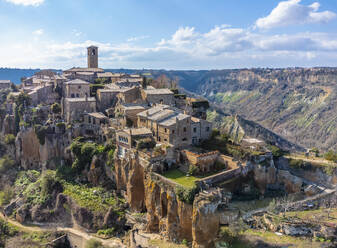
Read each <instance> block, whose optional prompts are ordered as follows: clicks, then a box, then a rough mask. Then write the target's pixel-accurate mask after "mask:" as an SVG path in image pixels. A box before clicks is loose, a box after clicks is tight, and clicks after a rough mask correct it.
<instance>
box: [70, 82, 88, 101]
mask: <svg viewBox="0 0 337 248" xmlns="http://www.w3.org/2000/svg"><path fill="white" fill-rule="evenodd" d="M89 95H90V84H89V83H88V82H86V81H83V80H80V79H75V80H72V81H69V82H66V83H65V84H64V93H63V96H64V97H65V98H79V97H80V98H84V97H86V96H89Z"/></svg>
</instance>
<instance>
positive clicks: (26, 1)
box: [5, 0, 44, 7]
mask: <svg viewBox="0 0 337 248" xmlns="http://www.w3.org/2000/svg"><path fill="white" fill-rule="evenodd" d="M5 1H7V2H9V3H13V4H16V5H23V6H35V7H37V6H39V5H41V4H42V3H44V0H5Z"/></svg>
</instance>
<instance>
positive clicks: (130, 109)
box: [115, 103, 149, 127]
mask: <svg viewBox="0 0 337 248" xmlns="http://www.w3.org/2000/svg"><path fill="white" fill-rule="evenodd" d="M148 108H149V107H148V106H146V105H140V104H134V103H129V104H127V103H123V104H118V105H117V106H116V108H115V117H117V118H120V122H121V124H122V126H123V127H127V126H129V127H131V126H132V127H137V124H138V116H137V114H138V113H140V112H143V111H145V110H146V109H148Z"/></svg>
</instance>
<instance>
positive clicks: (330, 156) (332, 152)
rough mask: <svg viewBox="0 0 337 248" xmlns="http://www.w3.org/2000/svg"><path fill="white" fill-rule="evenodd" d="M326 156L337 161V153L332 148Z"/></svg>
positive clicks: (327, 158)
mask: <svg viewBox="0 0 337 248" xmlns="http://www.w3.org/2000/svg"><path fill="white" fill-rule="evenodd" d="M324 158H325V159H326V160H329V161H332V162H335V163H337V153H336V152H334V151H332V150H330V151H328V152H327V153H325V154H324Z"/></svg>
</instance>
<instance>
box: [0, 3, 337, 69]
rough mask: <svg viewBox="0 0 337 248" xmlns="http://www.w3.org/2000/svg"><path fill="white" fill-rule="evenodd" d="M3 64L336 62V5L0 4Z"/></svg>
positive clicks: (264, 64)
mask: <svg viewBox="0 0 337 248" xmlns="http://www.w3.org/2000/svg"><path fill="white" fill-rule="evenodd" d="M0 34H1V35H0V54H1V56H0V67H15V68H55V69H67V68H71V67H75V66H76V67H85V66H86V47H88V46H90V45H96V46H98V47H99V66H100V67H101V68H106V69H108V68H109V69H113V68H116V69H118V68H130V69H179V70H201V69H227V68H252V67H269V68H272V67H294V66H301V67H311V66H337V1H336V0H318V1H311V0H283V1H280V0H254V1H252V0H166V1H163V0H141V1H140V0H0Z"/></svg>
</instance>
